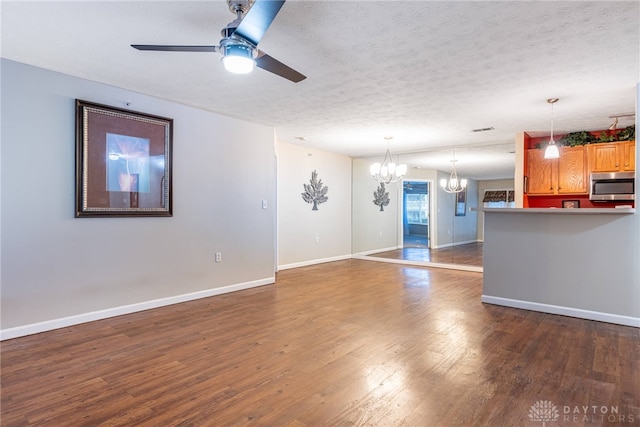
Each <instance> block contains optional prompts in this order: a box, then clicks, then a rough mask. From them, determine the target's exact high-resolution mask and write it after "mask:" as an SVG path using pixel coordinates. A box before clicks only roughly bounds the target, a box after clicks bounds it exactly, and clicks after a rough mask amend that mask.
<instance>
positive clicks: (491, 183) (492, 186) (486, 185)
mask: <svg viewBox="0 0 640 427" xmlns="http://www.w3.org/2000/svg"><path fill="white" fill-rule="evenodd" d="M509 189H511V190H514V180H513V179H490V180H486V181H478V202H477V203H478V207H480V208H481V207H482V206H483V202H482V199H483V197H484V192H485V191H486V190H509ZM478 240H479V241H483V240H484V213H482V212H480V213H478Z"/></svg>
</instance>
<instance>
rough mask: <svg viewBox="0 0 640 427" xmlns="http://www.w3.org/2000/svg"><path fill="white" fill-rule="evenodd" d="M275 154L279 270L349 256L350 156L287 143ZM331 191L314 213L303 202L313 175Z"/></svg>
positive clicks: (281, 145) (308, 205)
mask: <svg viewBox="0 0 640 427" xmlns="http://www.w3.org/2000/svg"><path fill="white" fill-rule="evenodd" d="M277 155H278V268H279V269H284V268H292V267H297V266H301V265H307V264H313V263H318V262H324V261H332V260H337V259H344V258H350V257H351V158H350V157H348V156H345V155H341V154H336V153H331V152H328V151H323V150H316V149H311V148H307V147H304V146H301V145H297V144H289V143H285V142H278V143H277ZM314 170H315V171H317V172H318V179H321V180H322V183H323V184H324V185H325V186H327V187H328V188H329V191H328V193H327V196H328V197H329V200H328V201H327V202H325V203H321V204H320V205H318V210H317V211H314V210H312V205H311V204H308V203H306V202H305V201H304V200H302V193H303V192H304V187H303V184H309V180H310V179H311V173H312V172H313V171H314Z"/></svg>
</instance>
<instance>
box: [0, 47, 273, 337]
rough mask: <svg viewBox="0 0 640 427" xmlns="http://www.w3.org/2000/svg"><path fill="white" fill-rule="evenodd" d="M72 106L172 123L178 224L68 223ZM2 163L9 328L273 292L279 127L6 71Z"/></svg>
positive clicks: (14, 66) (13, 68) (5, 320)
mask: <svg viewBox="0 0 640 427" xmlns="http://www.w3.org/2000/svg"><path fill="white" fill-rule="evenodd" d="M75 98H80V99H84V100H87V101H92V102H97V103H102V104H108V105H113V106H117V107H122V106H123V103H124V101H125V100H128V101H130V102H131V103H132V105H131V107H130V108H131V109H132V110H137V111H142V112H145V113H150V114H155V115H160V116H165V117H170V118H173V119H174V124H175V125H174V126H175V128H174V139H173V142H174V152H173V156H174V163H173V174H174V177H173V178H174V179H173V191H174V198H173V202H174V205H173V212H174V216H173V217H171V218H79V219H76V218H74V217H73V216H74V185H75V183H74V182H75V181H74V180H75V178H74V177H75V175H74V167H75V166H74V151H75V128H74V123H75ZM1 153H2V178H1V179H2V180H1V185H2V206H1V212H2V218H1V224H2V235H1V248H2V251H1V265H2V271H1V280H2V289H1V291H2V303H1V304H2V306H1V309H2V317H1V321H2V328H3V329H7V328H14V327H18V326H23V325H28V324H32V323H35V322H43V321H48V320H52V319H57V318H62V317H67V316H74V315H79V314H83V313H88V312H94V311H99V310H108V309H112V308H114V307H120V306H125V305H130V304H137V303H141V302H145V301H150V300H157V299H162V298H169V297H173V296H176V295H185V294H189V293H194V292H196V293H197V292H199V291H204V290H211V289H215V288H220V287H225V286H232V285H238V284H251V283H255V282H256V281H257V282H261V283H265V282H273V278H274V272H275V235H276V231H275V209H274V207H275V202H276V158H275V150H274V134H273V129H272V128H269V127H265V126H259V125H255V124H251V123H247V122H244V121H240V120H235V119H231V118H228V117H224V116H220V115H217V114H213V113H209V112H205V111H202V110H197V109H194V108H189V107H185V106H183V105H179V104H175V103H172V102H167V101H162V100H158V99H155V98H152V97H148V96H143V95H140V94H136V93H132V92H129V91H126V90H123V89H118V88H114V87H110V86H106V85H102V84H98V83H94V82H90V81H87V80H83V79H79V78H75V77H70V76H66V75H62V74H59V73H55V72H50V71H46V70H43V69H39V68H35V67H31V66H26V65H22V64H19V63H15V62H12V61H7V60H2V146H1ZM263 199H264V200H267V201H268V203H269V207H270V208H269V209H262V208H261V200H263ZM216 251H220V252H222V258H223V261H222V262H221V263H214V252H216Z"/></svg>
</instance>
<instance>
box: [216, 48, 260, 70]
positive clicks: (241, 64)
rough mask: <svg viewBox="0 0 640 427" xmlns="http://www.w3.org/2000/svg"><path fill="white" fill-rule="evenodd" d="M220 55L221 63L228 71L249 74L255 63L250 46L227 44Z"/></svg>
mask: <svg viewBox="0 0 640 427" xmlns="http://www.w3.org/2000/svg"><path fill="white" fill-rule="evenodd" d="M222 55H223V56H222V64H223V65H224V68H225V69H226V70H227V71H229V72H230V73H234V74H249V73H250V72H252V71H253V68H254V67H255V65H256V61H255V60H254V59H253V48H252V47H251V46H247V45H244V44H228V45H226V46H224V49H223V52H222Z"/></svg>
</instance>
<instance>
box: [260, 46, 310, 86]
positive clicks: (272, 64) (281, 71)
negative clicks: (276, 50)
mask: <svg viewBox="0 0 640 427" xmlns="http://www.w3.org/2000/svg"><path fill="white" fill-rule="evenodd" d="M256 67H258V68H262V69H263V70H266V71H269V72H271V73H273V74H276V75H278V76H280V77H284V78H285V79H288V80H291V81H292V82H294V83H298V82H301V81H302V80H304V79H306V78H307V76H305V75H303V74H300V73H299V72H297V71H296V70H294V69H293V68H291V67H288V66H286V65H284V64H283V63H282V62H280V61H278V60H277V59H274V58H272V57H270V56H269V55H267V54H266V53H264V52H263V51H261V50H258V56H257V57H256Z"/></svg>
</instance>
